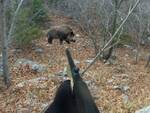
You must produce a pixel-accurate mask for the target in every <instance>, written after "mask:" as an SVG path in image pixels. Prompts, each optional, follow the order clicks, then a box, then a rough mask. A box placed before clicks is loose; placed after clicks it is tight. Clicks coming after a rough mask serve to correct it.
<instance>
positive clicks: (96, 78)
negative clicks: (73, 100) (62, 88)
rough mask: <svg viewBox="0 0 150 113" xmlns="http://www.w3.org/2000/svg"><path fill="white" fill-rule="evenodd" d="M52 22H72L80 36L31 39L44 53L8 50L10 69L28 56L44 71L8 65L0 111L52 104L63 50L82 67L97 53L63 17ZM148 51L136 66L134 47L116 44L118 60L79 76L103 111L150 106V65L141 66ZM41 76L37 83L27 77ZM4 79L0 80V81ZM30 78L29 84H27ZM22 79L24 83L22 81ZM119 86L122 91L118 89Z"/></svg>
mask: <svg viewBox="0 0 150 113" xmlns="http://www.w3.org/2000/svg"><path fill="white" fill-rule="evenodd" d="M51 22H52V23H53V24H54V25H56V24H57V25H60V24H67V25H70V26H71V27H72V28H73V30H74V31H75V33H78V34H80V37H79V38H77V41H76V43H72V44H70V45H68V44H66V43H65V44H64V45H59V42H58V40H55V41H54V43H53V44H52V45H49V44H48V43H47V39H46V37H45V36H43V37H42V38H40V39H38V40H36V41H35V43H36V44H35V45H34V46H36V47H38V48H42V50H43V53H36V52H35V50H34V49H32V47H27V48H24V50H23V51H22V52H18V53H15V54H14V51H13V50H14V48H12V49H10V51H9V62H10V65H9V66H10V67H13V65H14V63H15V62H16V60H17V59H19V58H26V59H31V60H33V61H37V62H39V63H41V64H45V65H46V66H47V69H48V70H47V71H46V72H43V73H38V72H33V71H31V70H30V69H29V68H28V66H20V68H11V81H12V83H11V86H10V88H9V89H5V87H4V86H3V85H1V86H0V113H30V112H31V113H40V112H41V111H42V109H43V108H44V107H46V105H47V104H48V103H50V102H52V100H53V98H54V95H55V91H56V89H57V87H58V86H59V84H60V83H61V81H63V77H60V76H57V75H56V74H57V73H58V72H60V71H61V70H63V69H64V67H67V66H68V62H67V59H66V55H65V48H66V47H69V48H71V52H72V56H73V58H74V59H76V60H77V61H79V63H78V67H79V68H80V70H81V71H82V70H84V69H85V68H86V67H87V66H88V64H87V63H86V62H85V61H86V60H88V59H92V58H94V56H95V53H94V49H93V48H92V46H90V40H89V39H88V38H87V37H85V35H84V33H82V30H81V29H80V28H79V27H78V26H76V25H75V24H74V23H72V22H71V19H69V18H66V17H57V16H54V17H51ZM148 52H149V51H148V49H142V50H141V56H140V59H139V62H138V64H135V63H134V56H133V54H132V50H131V49H128V48H118V49H117V50H116V55H117V59H116V61H115V62H116V63H115V64H113V65H106V64H104V63H102V62H101V61H97V62H96V63H95V64H94V65H93V66H92V67H91V68H90V69H89V70H88V71H87V72H86V73H85V75H84V76H83V79H84V80H85V81H86V82H87V84H88V87H89V89H90V91H91V93H92V95H93V97H94V99H95V102H96V104H97V106H98V108H99V109H100V110H101V111H102V112H103V113H134V112H135V111H136V110H138V109H140V108H142V107H144V106H147V105H150V68H149V67H148V68H144V66H145V64H146V60H145V59H144V57H145V55H146V54H148ZM38 77H44V78H42V79H40V80H39V81H38V82H35V83H32V82H29V80H32V79H35V78H38ZM1 81H2V80H1ZM25 81H28V82H25ZM22 82H24V84H23V85H20V83H22ZM121 87H123V89H122V88H121Z"/></svg>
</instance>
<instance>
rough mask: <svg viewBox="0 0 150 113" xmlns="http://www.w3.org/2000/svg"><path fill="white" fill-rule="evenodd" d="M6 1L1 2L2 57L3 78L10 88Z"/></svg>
mask: <svg viewBox="0 0 150 113" xmlns="http://www.w3.org/2000/svg"><path fill="white" fill-rule="evenodd" d="M6 3H7V1H6V0H1V7H2V25H1V26H2V56H3V77H4V82H5V84H6V85H7V87H9V86H10V73H9V67H8V45H7V35H6V34H7V33H6V15H5V13H6Z"/></svg>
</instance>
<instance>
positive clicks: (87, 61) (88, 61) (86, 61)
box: [85, 59, 93, 64]
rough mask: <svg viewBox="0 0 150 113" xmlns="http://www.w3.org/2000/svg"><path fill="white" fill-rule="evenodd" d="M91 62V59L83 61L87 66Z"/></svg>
mask: <svg viewBox="0 0 150 113" xmlns="http://www.w3.org/2000/svg"><path fill="white" fill-rule="evenodd" d="M92 62H93V59H88V60H85V63H87V64H90V63H92Z"/></svg>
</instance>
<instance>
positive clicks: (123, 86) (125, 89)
mask: <svg viewBox="0 0 150 113" xmlns="http://www.w3.org/2000/svg"><path fill="white" fill-rule="evenodd" d="M113 88H114V89H116V90H120V91H121V92H122V93H126V92H127V91H128V90H130V87H129V86H128V85H120V86H118V85H117V86H114V87H113Z"/></svg>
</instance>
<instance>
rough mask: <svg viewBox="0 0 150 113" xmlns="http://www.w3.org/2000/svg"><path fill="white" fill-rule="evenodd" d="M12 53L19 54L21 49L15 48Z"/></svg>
mask: <svg viewBox="0 0 150 113" xmlns="http://www.w3.org/2000/svg"><path fill="white" fill-rule="evenodd" d="M12 52H13V53H14V54H16V53H21V52H22V49H20V48H16V49H13V50H12Z"/></svg>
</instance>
